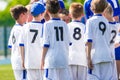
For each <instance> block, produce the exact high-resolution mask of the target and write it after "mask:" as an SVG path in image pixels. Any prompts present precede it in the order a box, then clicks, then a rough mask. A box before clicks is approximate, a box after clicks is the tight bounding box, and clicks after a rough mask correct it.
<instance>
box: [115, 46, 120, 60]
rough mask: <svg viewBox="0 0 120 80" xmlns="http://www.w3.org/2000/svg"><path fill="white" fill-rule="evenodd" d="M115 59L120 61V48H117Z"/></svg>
mask: <svg viewBox="0 0 120 80" xmlns="http://www.w3.org/2000/svg"><path fill="white" fill-rule="evenodd" d="M115 59H116V60H120V46H119V47H117V48H115Z"/></svg>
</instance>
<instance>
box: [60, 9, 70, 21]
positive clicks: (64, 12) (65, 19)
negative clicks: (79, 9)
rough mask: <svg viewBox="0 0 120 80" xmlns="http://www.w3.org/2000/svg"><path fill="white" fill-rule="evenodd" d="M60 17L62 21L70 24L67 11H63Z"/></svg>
mask: <svg viewBox="0 0 120 80" xmlns="http://www.w3.org/2000/svg"><path fill="white" fill-rule="evenodd" d="M59 16H60V18H61V20H63V21H65V22H66V23H69V22H70V16H69V11H68V10H67V9H62V11H61V13H60V14H59Z"/></svg>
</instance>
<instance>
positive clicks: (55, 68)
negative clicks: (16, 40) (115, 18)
mask: <svg viewBox="0 0 120 80" xmlns="http://www.w3.org/2000/svg"><path fill="white" fill-rule="evenodd" d="M69 43H70V40H69V32H68V26H67V24H66V23H65V22H64V21H62V20H60V19H59V18H53V19H51V20H49V21H48V22H46V23H45V24H44V33H43V45H44V47H47V48H48V51H47V53H46V56H45V64H44V68H45V69H46V71H45V76H44V80H48V79H50V80H70V79H69V78H70V76H69V71H68V53H69Z"/></svg>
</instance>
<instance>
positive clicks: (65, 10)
mask: <svg viewBox="0 0 120 80" xmlns="http://www.w3.org/2000/svg"><path fill="white" fill-rule="evenodd" d="M60 13H61V14H65V15H69V11H68V10H67V9H62V11H61V12H60Z"/></svg>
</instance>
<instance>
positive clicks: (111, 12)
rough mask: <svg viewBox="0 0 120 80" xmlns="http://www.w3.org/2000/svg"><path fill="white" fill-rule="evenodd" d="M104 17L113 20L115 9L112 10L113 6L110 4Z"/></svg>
mask: <svg viewBox="0 0 120 80" xmlns="http://www.w3.org/2000/svg"><path fill="white" fill-rule="evenodd" d="M103 15H104V16H105V17H106V18H107V19H109V18H113V9H112V6H111V5H110V4H108V6H107V8H106V9H105V10H104V12H103Z"/></svg>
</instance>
